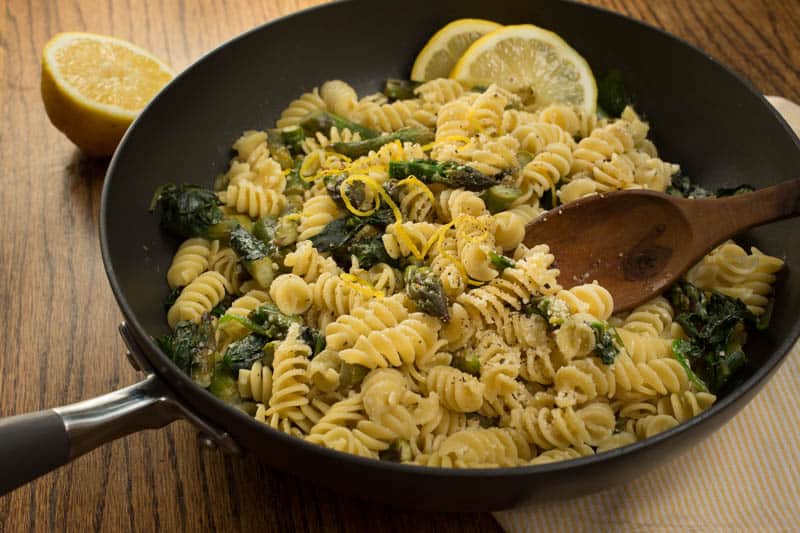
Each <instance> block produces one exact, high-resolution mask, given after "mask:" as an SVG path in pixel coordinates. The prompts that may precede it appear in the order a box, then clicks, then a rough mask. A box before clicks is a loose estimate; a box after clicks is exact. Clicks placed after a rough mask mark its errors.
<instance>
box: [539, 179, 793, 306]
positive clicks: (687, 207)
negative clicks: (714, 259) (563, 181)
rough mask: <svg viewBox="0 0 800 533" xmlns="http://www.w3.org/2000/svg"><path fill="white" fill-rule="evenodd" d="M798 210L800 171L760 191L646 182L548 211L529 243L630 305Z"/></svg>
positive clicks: (564, 272) (566, 273)
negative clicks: (690, 195) (714, 252)
mask: <svg viewBox="0 0 800 533" xmlns="http://www.w3.org/2000/svg"><path fill="white" fill-rule="evenodd" d="M798 215H800V178H798V179H795V180H792V181H787V182H785V183H781V184H780V185H775V186H773V187H768V188H766V189H761V190H758V191H755V192H751V193H747V194H741V195H737V196H731V197H727V198H718V199H702V200H690V199H686V198H679V197H675V196H671V195H669V194H664V193H658V192H653V191H646V190H630V191H619V192H610V193H604V194H596V195H592V196H588V197H585V198H581V199H580V200H577V201H575V202H572V203H569V204H566V205H563V206H561V207H558V208H556V209H553V210H551V211H548V212H547V213H544V214H543V215H541V216H540V217H538V218H537V219H536V220H534V221H533V222H531V223H530V224H529V225H528V227H527V228H526V232H525V241H524V242H525V244H526V245H527V246H534V245H536V244H547V245H549V246H550V251H551V252H552V253H553V254H554V255H555V257H556V267H557V268H558V269H559V270H560V271H561V275H560V276H559V278H558V279H559V282H560V283H561V284H562V285H563V286H564V287H565V288H570V287H574V286H575V285H580V284H582V283H591V282H592V281H595V280H597V282H598V283H599V284H600V285H602V286H603V287H605V288H606V289H608V291H609V292H610V293H611V295H612V296H613V297H614V310H615V311H624V310H627V309H631V308H632V307H635V306H637V305H639V304H642V303H644V302H646V301H647V300H649V299H651V298H653V297H654V296H656V295H657V294H658V293H660V292H661V291H663V290H664V289H666V288H667V287H668V286H669V285H671V284H672V283H673V282H675V281H676V280H677V279H678V278H679V277H680V276H682V275H683V274H684V273H685V272H686V271H687V270H688V269H689V267H691V266H692V265H694V264H695V263H696V262H697V261H699V260H700V259H701V258H702V257H703V256H704V255H706V254H707V253H708V252H709V251H711V249H712V248H713V247H714V246H716V245H717V244H719V243H721V242H723V241H725V240H726V239H728V238H730V237H732V236H733V235H735V234H737V233H739V232H741V231H743V230H746V229H748V228H751V227H753V226H758V225H760V224H765V223H767V222H773V221H775V220H780V219H783V218H789V217H794V216H798Z"/></svg>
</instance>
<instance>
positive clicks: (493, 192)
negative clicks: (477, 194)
mask: <svg viewBox="0 0 800 533" xmlns="http://www.w3.org/2000/svg"><path fill="white" fill-rule="evenodd" d="M520 196H522V191H520V190H519V189H517V188H515V187H506V186H505V185H493V186H491V187H489V188H488V189H486V190H485V191H483V192H482V193H481V198H482V199H483V202H484V203H485V204H486V209H488V210H489V212H490V213H499V212H500V211H505V210H506V209H508V208H510V207H511V205H512V204H513V203H514V200H516V199H517V198H519V197H520Z"/></svg>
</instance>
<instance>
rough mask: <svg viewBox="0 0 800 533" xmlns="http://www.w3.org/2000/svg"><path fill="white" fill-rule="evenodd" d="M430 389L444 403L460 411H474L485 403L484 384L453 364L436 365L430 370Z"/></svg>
mask: <svg viewBox="0 0 800 533" xmlns="http://www.w3.org/2000/svg"><path fill="white" fill-rule="evenodd" d="M427 386H428V390H430V391H433V392H435V393H436V394H438V395H439V398H440V399H441V402H442V404H443V405H444V406H445V407H447V408H448V409H451V410H453V411H455V412H458V413H472V412H474V411H477V410H478V409H480V407H481V404H482V403H483V391H484V385H483V384H482V383H481V382H480V381H478V380H477V379H476V378H475V377H473V376H471V375H469V374H467V373H465V372H462V371H460V370H458V369H457V368H453V367H451V366H435V367H433V368H431V370H430V371H429V372H428V380H427Z"/></svg>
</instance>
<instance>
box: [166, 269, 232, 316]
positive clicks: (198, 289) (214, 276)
mask: <svg viewBox="0 0 800 533" xmlns="http://www.w3.org/2000/svg"><path fill="white" fill-rule="evenodd" d="M225 285H226V280H225V278H224V277H222V275H221V274H220V273H219V272H214V271H209V272H205V273H203V274H200V275H199V276H197V278H196V279H195V280H194V281H192V282H191V283H190V284H189V285H187V286H186V287H184V289H183V290H182V291H181V294H180V296H178V298H177V300H175V303H174V304H172V307H170V308H169V311H168V312H167V322H169V325H170V327H172V328H174V327H175V326H177V325H178V322H181V321H184V320H188V321H192V322H196V321H198V320H200V318H201V317H202V316H203V314H204V313H208V312H209V311H211V310H212V309H213V308H214V306H216V305H217V304H218V303H219V302H220V300H222V297H223V296H225Z"/></svg>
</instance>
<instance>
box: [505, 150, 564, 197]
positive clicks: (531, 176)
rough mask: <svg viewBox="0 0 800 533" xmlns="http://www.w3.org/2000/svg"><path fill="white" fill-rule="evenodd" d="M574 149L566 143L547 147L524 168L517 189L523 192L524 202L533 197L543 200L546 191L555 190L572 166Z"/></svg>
mask: <svg viewBox="0 0 800 533" xmlns="http://www.w3.org/2000/svg"><path fill="white" fill-rule="evenodd" d="M572 161H573V157H572V147H571V146H570V145H569V144H566V143H552V144H548V145H547V146H545V147H544V148H543V149H542V151H541V152H539V153H538V154H537V155H536V157H534V158H533V160H532V161H531V162H530V163H528V164H526V165H525V166H524V167H523V168H522V172H521V173H520V176H519V180H518V183H517V187H518V188H519V189H520V190H521V191H522V198H524V200H523V201H528V200H529V199H530V198H532V197H534V196H535V197H537V198H541V197H542V195H543V194H544V193H545V192H546V191H550V190H553V189H554V188H555V186H556V184H557V183H558V182H560V181H561V178H563V177H565V176H566V175H567V174H568V173H569V170H570V168H571V166H572Z"/></svg>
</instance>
